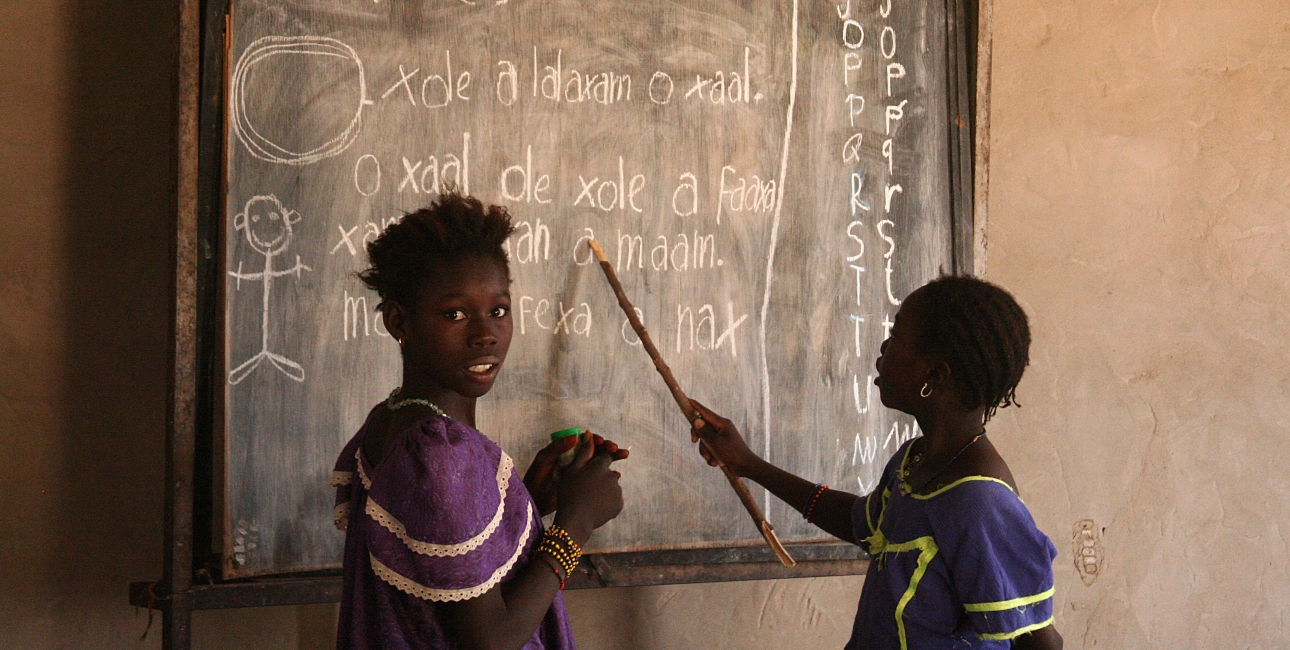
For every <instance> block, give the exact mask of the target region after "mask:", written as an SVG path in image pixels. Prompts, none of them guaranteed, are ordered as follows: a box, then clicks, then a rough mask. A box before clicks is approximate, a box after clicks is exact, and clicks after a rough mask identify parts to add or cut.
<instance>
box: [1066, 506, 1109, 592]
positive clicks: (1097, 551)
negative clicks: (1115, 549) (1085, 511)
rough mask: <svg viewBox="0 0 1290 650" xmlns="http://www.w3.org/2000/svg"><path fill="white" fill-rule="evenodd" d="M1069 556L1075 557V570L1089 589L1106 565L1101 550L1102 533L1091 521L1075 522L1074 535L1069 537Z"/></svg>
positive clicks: (1103, 552) (1104, 553)
mask: <svg viewBox="0 0 1290 650" xmlns="http://www.w3.org/2000/svg"><path fill="white" fill-rule="evenodd" d="M1071 554H1072V555H1073V556H1075V570H1076V571H1077V572H1079V577H1080V579H1081V580H1083V581H1084V585H1085V586H1088V587H1091V586H1093V582H1094V581H1095V580H1097V576H1098V575H1099V574H1101V573H1102V567H1103V566H1104V565H1105V563H1106V552H1105V551H1103V550H1102V531H1101V530H1099V529H1098V527H1097V522H1095V521H1093V520H1092V519H1081V520H1079V521H1077V522H1075V526H1074V534H1072V535H1071Z"/></svg>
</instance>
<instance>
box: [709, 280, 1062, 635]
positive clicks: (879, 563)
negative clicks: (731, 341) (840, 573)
mask: <svg viewBox="0 0 1290 650" xmlns="http://www.w3.org/2000/svg"><path fill="white" fill-rule="evenodd" d="M1029 349H1030V329H1029V325H1028V323H1027V319H1026V314H1025V312H1023V311H1022V309H1021V307H1020V306H1019V305H1017V302H1016V301H1015V300H1014V299H1013V298H1012V296H1011V295H1009V294H1008V292H1006V291H1004V290H1003V289H1001V288H999V287H997V286H995V285H993V284H990V283H988V282H985V281H983V280H978V279H975V278H970V277H942V278H940V279H938V280H935V281H933V282H931V283H929V284H927V285H925V286H923V287H922V288H920V289H918V290H917V291H915V292H914V293H912V294H910V296H909V297H908V298H906V299H905V301H904V304H902V305H901V308H900V312H899V313H898V314H897V315H896V320H895V325H894V326H893V327H892V329H891V334H890V336H889V338H888V339H887V340H886V341H884V342H883V344H882V348H881V354H880V355H879V357H878V361H877V369H878V377H877V378H876V379H875V380H874V383H875V384H876V385H877V386H878V388H879V391H880V392H881V395H882V403H883V405H884V406H887V407H888V408H894V409H897V410H900V411H903V412H905V413H908V414H910V415H912V416H914V418H915V419H916V420H917V421H918V426H919V428H920V429H921V430H922V431H923V435H922V437H919V438H916V439H914V440H912V441H910V442H908V443H906V444H905V445H904V446H902V447H901V448H900V449H899V450H898V451H897V452H896V455H895V456H894V457H892V459H891V461H890V462H888V464H887V467H886V469H885V471H884V472H883V475H882V479H881V481H880V482H879V483H878V485H877V487H876V488H874V491H873V492H871V493H869V494H867V495H855V494H849V493H846V492H842V491H839V490H831V489H829V488H828V487H827V486H824V485H818V484H814V485H813V484H812V483H811V482H810V481H808V480H806V479H803V478H800V477H798V476H795V475H793V474H790V473H789V472H786V471H784V470H782V469H780V468H778V467H776V466H774V465H771V464H770V463H768V462H766V461H765V460H763V459H761V458H759V457H758V456H757V455H756V454H754V453H753V452H752V450H750V449H749V448H748V445H747V444H745V442H744V440H743V438H742V437H741V436H740V434H739V431H738V429H737V428H736V427H735V426H734V425H733V424H732V423H731V422H730V421H729V420H727V419H725V418H723V417H721V416H719V415H717V414H715V413H713V412H712V411H710V410H709V409H707V408H705V407H703V406H702V405H701V404H698V403H695V408H696V409H697V410H698V411H699V413H700V414H701V415H702V417H703V421H704V422H706V423H708V424H707V425H706V426H704V427H703V429H701V430H698V431H695V432H694V439H695V440H696V441H697V440H698V438H699V437H702V438H704V439H705V440H706V441H707V442H708V443H709V445H710V447H711V450H708V449H705V448H703V447H700V450H701V453H702V454H703V456H704V458H705V459H706V460H707V461H708V463H709V464H711V465H714V466H715V465H718V464H724V465H726V466H727V467H730V468H731V469H733V470H734V471H735V472H736V473H738V474H739V475H740V476H745V477H747V478H750V479H752V480H754V481H757V482H758V483H760V484H761V485H762V486H764V487H766V488H767V489H768V490H770V491H771V492H772V493H773V494H775V496H777V497H779V498H780V499H782V500H784V501H785V502H786V503H788V504H789V505H791V506H793V507H794V508H797V509H798V510H799V511H801V512H802V513H803V515H804V516H805V517H806V519H807V521H810V522H812V523H814V524H815V525H817V526H819V527H820V528H822V529H824V530H825V531H826V532H828V533H830V534H832V535H834V536H836V537H838V538H840V539H843V540H846V541H848V542H852V543H855V544H859V545H860V547H861V548H863V549H864V550H865V551H866V552H868V553H869V555H870V556H871V557H872V558H873V559H872V563H871V564H870V567H869V571H868V574H867V575H866V576H865V584H864V589H863V591H862V592H861V594H860V605H859V609H858V611H857V612H856V620H855V625H854V627H853V629H852V632H851V640H850V641H849V642H848V643H847V646H846V647H847V650H911V649H913V650H939V649H942V648H945V649H949V648H989V649H1002V648H1010V647H1011V648H1039V649H1044V650H1051V649H1059V648H1061V647H1062V638H1061V635H1059V634H1058V633H1057V631H1056V629H1055V628H1054V627H1053V571H1052V562H1053V559H1054V558H1056V557H1057V549H1056V548H1054V546H1053V543H1052V541H1050V540H1049V539H1048V537H1047V536H1045V535H1044V534H1043V533H1042V532H1040V531H1039V529H1038V528H1036V527H1035V521H1034V519H1033V518H1032V517H1031V516H1030V512H1029V511H1028V510H1027V509H1026V506H1025V504H1023V503H1022V502H1021V499H1020V498H1019V497H1018V495H1017V487H1016V482H1015V481H1013V478H1012V473H1011V472H1010V471H1009V470H1008V465H1007V463H1005V462H1004V461H1003V458H1002V457H1000V456H999V453H998V451H996V450H995V448H994V445H992V444H991V443H990V440H989V438H987V437H986V435H985V423H986V422H988V421H989V419H990V417H991V416H992V415H994V413H995V411H996V410H997V409H998V408H1000V407H1003V406H1009V405H1012V404H1015V403H1016V397H1015V395H1016V393H1015V391H1016V387H1017V383H1018V382H1019V381H1021V375H1022V372H1023V371H1024V370H1025V367H1026V365H1027V363H1028V361H1029Z"/></svg>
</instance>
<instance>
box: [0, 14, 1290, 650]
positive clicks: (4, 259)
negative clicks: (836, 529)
mask: <svg viewBox="0 0 1290 650" xmlns="http://www.w3.org/2000/svg"><path fill="white" fill-rule="evenodd" d="M171 4H172V3H169V2H164V1H162V0H152V1H151V2H128V3H105V2H100V1H96V0H7V1H6V2H3V3H0V224H2V225H3V227H4V228H5V229H6V232H5V235H4V236H3V237H2V238H0V352H2V353H3V358H4V362H3V363H0V456H2V457H3V458H4V459H5V467H6V468H7V470H8V472H7V479H8V480H7V481H6V482H5V488H4V489H2V490H0V645H2V646H4V647H6V648H42V649H44V648H137V647H144V648H148V647H153V648H155V647H157V646H158V644H157V641H158V635H157V633H156V631H155V630H154V632H153V634H152V635H151V637H150V639H149V641H148V643H145V644H142V645H140V644H139V643H138V636H139V634H141V633H142V630H143V626H144V617H143V616H142V615H139V614H136V613H135V612H134V611H133V609H132V608H131V607H129V606H127V605H126V604H125V595H126V594H125V589H126V584H127V583H128V582H130V581H132V580H145V579H152V578H155V577H156V576H157V574H158V573H159V571H160V556H161V554H160V547H161V534H160V525H161V499H162V495H161V479H162V476H161V464H162V444H163V443H162V441H163V436H162V429H163V425H164V412H165V406H164V405H165V348H164V340H165V333H166V322H165V319H166V300H167V296H166V285H165V283H164V282H163V281H162V280H161V278H162V277H164V273H165V271H166V255H167V248H166V232H167V223H168V214H169V212H168V211H169V206H168V205H167V185H168V182H169V169H168V164H167V160H166V156H167V152H168V146H169V145H168V142H169V139H170V135H171V130H170V123H169V121H170V99H169V96H170V83H171V81H170V76H171V70H170V67H169V66H170V65H171V60H170V53H169V52H170V48H171V47H172V41H171V32H172V28H173V23H174V21H173V10H172V8H171V6H170V5H171ZM994 12H995V13H994V27H995V31H994V63H993V79H994V87H993V96H992V100H993V101H992V105H993V111H992V115H991V122H992V138H991V145H992V146H991V149H992V160H991V164H990V172H991V187H990V202H989V205H988V214H989V220H988V223H987V224H986V235H987V238H988V242H987V245H988V252H989V257H988V264H987V266H986V274H987V276H988V277H990V278H991V279H993V280H996V281H998V282H1001V283H1003V284H1004V285H1005V286H1007V287H1009V288H1010V289H1012V290H1013V291H1015V292H1016V293H1017V295H1018V296H1019V297H1020V298H1021V299H1022V301H1023V302H1024V304H1025V305H1026V307H1027V308H1028V310H1029V311H1030V313H1031V314H1032V318H1033V320H1034V329H1035V348H1034V364H1033V366H1032V368H1031V370H1030V372H1029V374H1028V375H1027V378H1026V380H1025V381H1024V382H1023V384H1022V388H1021V400H1022V403H1023V404H1024V405H1025V406H1024V407H1023V408H1021V409H1013V410H1009V411H1005V412H1004V414H1003V415H1001V416H1000V418H999V419H998V421H997V423H995V424H994V425H993V426H992V428H991V435H992V436H993V437H994V438H995V439H996V443H997V444H998V445H999V446H1000V447H1001V448H1002V449H1003V450H1004V452H1005V454H1006V455H1007V457H1008V458H1009V459H1010V460H1011V462H1012V465H1013V469H1014V472H1015V473H1016V475H1017V476H1018V478H1019V481H1020V484H1021V487H1022V490H1023V495H1024V496H1025V498H1026V500H1027V502H1028V503H1029V504H1030V506H1031V508H1032V509H1033V510H1034V512H1035V514H1036V517H1037V518H1038V520H1039V522H1040V525H1041V527H1042V528H1043V529H1044V530H1045V531H1046V532H1048V534H1049V535H1050V536H1051V537H1053V539H1054V541H1056V542H1057V544H1058V548H1059V549H1060V550H1061V556H1060V557H1059V559H1058V562H1057V566H1056V568H1057V576H1058V595H1057V602H1058V607H1059V614H1058V623H1059V625H1060V627H1061V629H1062V631H1063V632H1064V633H1065V635H1066V638H1067V644H1068V645H1067V647H1068V648H1093V647H1110V648H1189V647H1206V648H1211V647H1212V648H1235V647H1241V648H1245V647H1250V648H1279V647H1284V646H1287V645H1290V635H1288V634H1287V633H1286V632H1285V631H1284V630H1283V627H1282V626H1283V624H1284V621H1285V620H1286V618H1287V607H1288V606H1287V604H1286V603H1290V576H1288V575H1287V566H1286V565H1287V561H1288V559H1290V551H1288V550H1287V546H1286V541H1285V539H1286V538H1285V535H1286V533H1287V532H1290V531H1282V530H1281V527H1283V526H1285V527H1287V528H1288V529H1290V503H1288V501H1290V489H1288V487H1290V486H1288V485H1287V483H1288V482H1290V471H1288V470H1290V460H1287V458H1290V454H1286V453H1284V452H1283V449H1284V448H1285V447H1286V445H1285V444H1284V442H1285V441H1286V440H1287V437H1288V436H1287V434H1290V319H1288V318H1287V316H1288V314H1287V310H1288V307H1287V305H1290V4H1288V3H1286V2H1285V1H1284V0H1242V1H1241V2H1219V1H1217V0H1208V1H1206V2H1199V1H1197V2H1181V1H1178V0H1159V1H1156V2H1138V1H1121V2H1118V3H1111V2H1101V3H1090V2H1078V3H1077V2H1073V1H1069V0H996V6H995V8H994ZM1278 452H1282V453H1278ZM1082 519H1093V520H1095V521H1096V522H1097V523H1096V529H1097V530H1098V531H1099V532H1100V534H1101V535H1102V539H1101V551H1102V554H1103V556H1104V565H1103V569H1102V572H1101V573H1100V575H1099V576H1098V577H1097V578H1096V579H1095V580H1094V581H1093V582H1092V584H1091V586H1087V585H1085V583H1084V581H1082V580H1081V579H1080V577H1079V576H1078V575H1077V574H1076V572H1075V570H1074V566H1073V563H1072V551H1071V544H1070V540H1071V534H1072V526H1073V525H1074V523H1075V522H1076V521H1078V520H1082ZM859 585H860V580H859V579H856V578H842V579H819V580H795V581H783V582H767V583H743V584H738V583H736V584H725V585H701V586H685V587H679V586H678V587H658V588H649V589H621V590H606V591H600V592H581V593H571V594H569V601H570V606H571V609H572V610H573V615H574V617H575V625H576V627H577V631H578V636H579V638H580V639H581V640H582V644H583V646H584V647H586V648H590V649H592V650H595V649H598V648H624V649H626V648H632V649H637V648H640V649H644V648H694V647H703V648H711V649H713V650H717V649H725V648H729V649H743V648H752V647H764V648H787V647H792V648H803V649H805V648H837V647H840V646H841V644H842V642H843V640H844V639H845V637H846V633H847V630H848V628H849V626H850V621H851V617H852V616H853V614H854V611H855V600H856V597H857V595H858V592H859ZM333 612H334V609H333V608H332V607H330V606H322V607H302V608H273V609H261V610H234V611H228V612H207V613H201V614H199V615H198V616H197V617H196V620H195V623H196V634H195V637H196V638H195V640H196V645H197V647H199V648H242V647H255V648H283V649H287V648H300V649H305V648H322V647H327V646H328V642H329V641H328V640H329V636H330V627H331V624H332V623H331V621H332V619H333Z"/></svg>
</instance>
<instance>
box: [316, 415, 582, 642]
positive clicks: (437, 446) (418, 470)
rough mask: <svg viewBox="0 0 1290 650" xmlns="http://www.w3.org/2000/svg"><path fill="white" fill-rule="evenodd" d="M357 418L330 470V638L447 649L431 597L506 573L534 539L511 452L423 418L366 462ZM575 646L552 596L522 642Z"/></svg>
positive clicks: (450, 596) (529, 507)
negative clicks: (340, 567) (336, 536)
mask: <svg viewBox="0 0 1290 650" xmlns="http://www.w3.org/2000/svg"><path fill="white" fill-rule="evenodd" d="M377 408H378V409H379V408H382V407H381V406H378V407H377ZM373 413H375V410H373ZM370 421H371V416H370V415H369V416H368V422H370ZM367 426H368V425H367V424H364V425H363V428H361V429H359V431H358V433H357V434H356V435H355V436H354V437H353V438H352V439H351V440H350V441H349V443H348V444H346V445H345V450H344V451H342V452H341V454H340V458H339V459H338V460H337V461H336V468H335V470H334V471H333V472H332V479H331V480H332V484H333V485H335V486H336V511H335V515H336V526H337V527H338V528H340V529H341V530H344V531H345V565H344V566H345V579H344V587H343V592H342V593H341V601H340V622H339V626H338V630H337V640H336V647H337V648H338V649H339V650H349V649H353V650H368V649H371V650H377V649H380V650H403V649H408V650H442V649H450V648H456V647H457V644H456V642H455V641H454V640H453V638H452V634H451V630H450V627H449V624H448V621H447V620H446V618H445V617H446V613H445V612H444V610H443V608H442V607H441V606H440V604H439V603H443V602H453V601H462V600H469V599H471V598H476V597H478V596H481V595H483V594H484V593H486V592H488V590H490V589H492V588H494V587H496V586H497V585H498V584H504V583H506V582H507V581H509V580H510V579H511V578H512V577H513V576H514V574H515V571H516V570H517V569H518V568H519V567H522V566H524V565H525V563H526V562H528V560H529V556H530V554H531V553H532V552H533V550H534V549H535V548H536V547H537V544H538V541H539V540H540V538H541V537H542V531H543V529H542V520H541V517H540V515H539V513H538V510H537V506H536V505H535V504H534V503H533V499H532V497H530V496H529V492H528V490H527V489H526V488H525V487H524V482H523V481H522V480H521V479H520V476H519V474H518V473H517V472H516V471H515V467H514V464H513V463H512V461H511V459H510V457H509V456H507V455H506V453H505V452H503V451H502V450H501V448H500V447H498V446H497V445H496V444H494V443H493V442H492V441H491V440H489V439H488V438H485V437H484V436H483V435H482V434H480V433H479V432H478V431H475V430H474V429H473V428H471V427H470V426H467V425H466V424H464V423H461V422H458V421H456V420H453V419H451V418H446V417H441V416H437V415H435V416H430V417H427V418H425V419H424V420H421V421H420V422H418V423H416V424H415V425H413V426H412V427H410V428H409V429H407V430H406V431H403V432H402V433H400V434H398V435H397V436H396V437H395V438H394V440H393V442H392V443H391V444H390V449H389V451H388V452H386V455H385V458H384V459H383V460H382V461H381V463H380V464H379V465H377V466H376V467H373V466H372V465H371V464H369V463H368V462H367V461H366V460H365V459H364V458H363V434H364V433H365V432H366V431H367ZM574 648H575V646H574V643H573V633H572V630H571V629H570V626H569V617H568V614H567V613H566V611H565V609H564V602H563V600H561V598H560V595H559V594H557V595H556V597H555V601H554V602H552V603H551V608H550V609H549V610H548V611H547V613H546V616H545V617H544V618H543V619H542V622H541V624H539V625H538V627H537V630H535V631H534V632H533V636H532V638H530V639H529V641H528V643H527V644H525V645H524V650H574Z"/></svg>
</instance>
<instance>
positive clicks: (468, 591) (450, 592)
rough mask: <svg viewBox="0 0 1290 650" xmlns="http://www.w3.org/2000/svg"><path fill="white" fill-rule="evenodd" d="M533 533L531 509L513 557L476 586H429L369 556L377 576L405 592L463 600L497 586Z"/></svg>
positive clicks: (426, 597) (439, 599) (438, 599)
mask: <svg viewBox="0 0 1290 650" xmlns="http://www.w3.org/2000/svg"><path fill="white" fill-rule="evenodd" d="M532 533H533V513H532V511H529V512H528V513H527V514H526V515H525V523H524V533H523V534H521V535H520V541H519V543H518V544H516V545H515V553H514V554H512V555H511V559H509V560H507V561H506V563H505V564H503V565H502V566H500V567H497V570H496V571H494V572H493V575H491V576H489V578H488V579H487V580H485V581H483V582H481V583H479V584H478V585H475V586H474V587H467V588H465V589H434V588H432V587H427V586H425V585H423V584H420V583H417V582H415V581H413V580H411V579H409V578H407V577H404V576H402V575H400V574H398V573H397V572H395V571H394V570H393V569H391V568H390V567H387V566H385V565H384V564H381V562H380V560H377V559H376V556H374V555H372V554H371V553H370V552H369V553H368V554H367V556H368V558H369V559H370V560H371V562H372V571H373V572H375V573H376V575H377V577H379V578H380V579H381V580H384V581H385V582H386V583H387V584H389V585H390V586H391V587H394V588H395V589H398V590H399V591H402V592H403V593H405V594H409V595H412V596H416V597H417V598H421V599H422V600H429V601H434V602H458V601H462V600H470V599H471V598H478V597H480V596H482V595H484V594H486V593H488V590H489V589H492V588H493V587H494V586H496V585H497V583H498V582H501V580H502V578H505V577H506V574H508V573H510V571H511V568H512V567H514V566H515V563H516V562H518V561H519V559H520V555H522V554H523V553H524V549H525V548H526V547H527V546H528V541H529V535H531V534H532Z"/></svg>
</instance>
